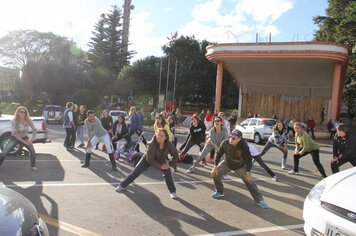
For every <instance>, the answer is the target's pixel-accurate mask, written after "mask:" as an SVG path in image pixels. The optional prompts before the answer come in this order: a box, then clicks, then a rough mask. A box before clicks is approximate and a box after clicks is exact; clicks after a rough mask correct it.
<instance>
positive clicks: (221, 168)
mask: <svg viewBox="0 0 356 236" xmlns="http://www.w3.org/2000/svg"><path fill="white" fill-rule="evenodd" d="M230 171H232V170H231V169H230V168H229V167H228V166H227V165H226V164H225V161H222V162H220V164H219V165H218V174H217V175H216V176H215V177H213V180H214V184H215V188H216V191H218V192H220V193H223V192H224V185H223V183H222V181H221V177H222V176H223V175H226V174H227V173H229V172H230ZM235 173H236V174H238V175H239V176H240V178H241V179H242V181H243V182H244V183H245V185H246V187H247V189H248V191H249V192H250V194H251V196H252V197H253V199H254V200H255V202H256V203H259V202H260V201H263V197H262V195H261V194H260V192H259V191H258V189H257V185H256V183H255V182H252V183H251V184H250V183H247V182H246V180H245V178H246V172H245V166H243V167H241V168H240V169H238V170H235Z"/></svg>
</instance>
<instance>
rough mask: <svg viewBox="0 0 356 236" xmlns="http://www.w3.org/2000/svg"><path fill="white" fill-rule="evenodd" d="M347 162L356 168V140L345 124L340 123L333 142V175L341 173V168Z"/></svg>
mask: <svg viewBox="0 0 356 236" xmlns="http://www.w3.org/2000/svg"><path fill="white" fill-rule="evenodd" d="M347 162H350V163H351V165H352V166H356V138H355V136H351V135H350V134H349V132H348V129H347V127H346V126H345V125H344V124H342V123H340V124H339V125H338V127H337V129H336V134H335V137H334V140H333V159H332V161H331V171H332V172H333V174H334V173H337V172H339V167H340V166H342V165H343V164H345V163H347Z"/></svg>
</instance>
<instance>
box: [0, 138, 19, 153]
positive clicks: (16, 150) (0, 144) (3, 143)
mask: <svg viewBox="0 0 356 236" xmlns="http://www.w3.org/2000/svg"><path fill="white" fill-rule="evenodd" d="M10 138H11V134H10V133H7V134H4V135H3V136H1V138H0V149H1V151H4V149H5V147H6V145H7V144H8V143H9V141H10ZM22 148H23V145H22V144H20V143H19V144H17V145H16V146H15V147H14V148H13V149H12V150H11V151H10V152H9V155H17V154H20V153H21V152H22Z"/></svg>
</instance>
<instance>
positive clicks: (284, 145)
mask: <svg viewBox="0 0 356 236" xmlns="http://www.w3.org/2000/svg"><path fill="white" fill-rule="evenodd" d="M272 147H275V148H277V149H279V150H280V151H281V152H282V153H283V157H282V162H281V168H282V169H284V170H285V169H287V167H286V164H287V156H288V130H287V128H286V127H285V126H284V123H283V122H282V121H277V123H276V124H275V125H274V127H273V129H272V135H271V136H270V137H269V138H268V141H267V143H266V145H265V146H264V147H263V149H262V151H261V154H260V156H261V157H262V156H263V155H265V154H266V153H267V151H268V150H269V149H270V148H272Z"/></svg>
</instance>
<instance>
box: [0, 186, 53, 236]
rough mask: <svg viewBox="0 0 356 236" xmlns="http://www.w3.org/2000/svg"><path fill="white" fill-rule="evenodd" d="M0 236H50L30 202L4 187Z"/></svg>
mask: <svg viewBox="0 0 356 236" xmlns="http://www.w3.org/2000/svg"><path fill="white" fill-rule="evenodd" d="M0 235H33V236H47V235H49V233H48V228H47V225H46V223H45V222H44V221H43V220H42V219H41V218H40V217H39V216H38V212H37V210H36V208H35V206H34V205H33V204H32V203H31V202H30V200H28V199H27V198H25V197H24V196H23V195H21V194H19V193H18V192H15V191H14V190H12V189H9V188H6V187H4V186H0Z"/></svg>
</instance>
